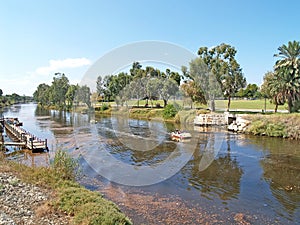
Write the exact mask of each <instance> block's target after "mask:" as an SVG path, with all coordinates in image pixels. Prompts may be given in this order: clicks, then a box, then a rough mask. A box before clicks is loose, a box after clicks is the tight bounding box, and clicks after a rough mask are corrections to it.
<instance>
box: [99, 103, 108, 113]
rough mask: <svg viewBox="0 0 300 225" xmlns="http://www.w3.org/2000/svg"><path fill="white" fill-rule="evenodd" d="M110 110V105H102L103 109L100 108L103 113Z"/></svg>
mask: <svg viewBox="0 0 300 225" xmlns="http://www.w3.org/2000/svg"><path fill="white" fill-rule="evenodd" d="M108 109H109V105H108V104H105V103H104V104H102V106H101V108H100V110H101V111H105V110H108Z"/></svg>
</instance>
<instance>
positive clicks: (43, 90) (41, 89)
mask: <svg viewBox="0 0 300 225" xmlns="http://www.w3.org/2000/svg"><path fill="white" fill-rule="evenodd" d="M49 94H50V86H49V85H48V84H45V83H43V84H39V86H38V87H37V89H36V90H35V92H34V93H33V99H34V100H35V101H36V102H38V103H39V104H40V105H41V106H42V107H43V106H45V105H49V104H50V101H49V100H50V99H49Z"/></svg>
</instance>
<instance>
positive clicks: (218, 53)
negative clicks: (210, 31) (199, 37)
mask: <svg viewBox="0 0 300 225" xmlns="http://www.w3.org/2000/svg"><path fill="white" fill-rule="evenodd" d="M235 54H236V50H235V48H234V47H232V46H230V45H228V44H224V43H223V44H221V45H219V46H216V47H213V48H211V49H208V48H207V47H201V48H199V50H198V55H199V56H200V58H201V59H203V61H204V63H205V64H206V65H207V67H208V69H209V71H210V72H212V74H214V75H215V78H216V80H217V81H218V83H219V85H220V87H221V89H222V92H223V94H224V96H225V97H227V98H228V105H227V110H228V111H229V108H230V103H231V97H232V96H234V94H235V93H236V92H237V91H238V90H239V89H240V88H243V87H245V85H246V79H245V77H244V76H243V73H242V69H241V68H240V65H239V64H238V62H237V61H236V59H235Z"/></svg>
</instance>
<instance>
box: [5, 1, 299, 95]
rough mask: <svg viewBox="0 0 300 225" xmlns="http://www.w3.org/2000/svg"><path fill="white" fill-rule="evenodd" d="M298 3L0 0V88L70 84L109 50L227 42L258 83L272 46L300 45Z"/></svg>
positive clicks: (22, 91) (21, 89)
mask: <svg viewBox="0 0 300 225" xmlns="http://www.w3.org/2000/svg"><path fill="white" fill-rule="evenodd" d="M299 8H300V1H298V0H295V1H289V0H287V1H267V0H251V1H250V0H245V1H240V0H234V1H233V0H227V1H223V0H219V1H216V0H212V1H202V0H195V1H190V0H186V1H175V0H174V1H169V0H163V1H161V0H160V1H159V0H152V1H146V0H128V1H114V0H111V1H101V0H95V1H92V0H86V1H83V0H82V1H80V0H78V1H75V0H51V1H50V0H49V1H46V0H42V1H39V0H26V1H23V0H9V1H7V0H0V89H2V90H3V92H4V94H12V93H17V94H19V95H23V94H25V95H31V94H32V93H33V92H34V91H35V90H36V87H37V85H38V84H40V83H48V84H50V83H51V81H52V78H53V75H54V73H55V72H64V73H65V74H66V75H67V77H68V78H69V79H70V82H71V83H74V84H76V83H78V82H80V80H81V78H82V76H83V75H84V73H85V72H86V70H87V69H88V68H89V66H91V65H92V64H93V63H94V62H95V61H96V60H97V59H98V58H100V57H101V56H103V55H104V54H105V53H107V52H109V51H110V50H112V49H114V48H116V47H119V46H123V45H126V44H128V43H132V42H138V41H145V40H157V41H166V42H171V43H174V44H177V45H180V46H182V47H184V48H186V49H188V50H190V51H191V52H193V53H195V54H196V53H197V51H198V49H199V47H201V46H208V47H211V46H216V45H219V44H221V43H227V44H230V45H232V46H234V47H235V48H236V50H237V55H236V58H237V60H238V62H239V63H240V65H241V67H242V69H243V73H244V75H245V77H246V79H247V82H248V83H257V84H261V82H262V78H263V75H264V74H265V72H267V71H269V70H272V68H273V65H274V63H275V61H276V59H275V58H274V57H273V54H274V53H277V48H278V47H279V46H281V45H282V44H287V42H288V41H292V40H296V41H300V22H299V21H300V13H299Z"/></svg>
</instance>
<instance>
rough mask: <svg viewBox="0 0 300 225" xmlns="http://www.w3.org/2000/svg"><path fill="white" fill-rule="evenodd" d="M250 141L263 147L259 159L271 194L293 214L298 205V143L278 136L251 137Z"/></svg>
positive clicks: (299, 154)
mask: <svg viewBox="0 0 300 225" xmlns="http://www.w3.org/2000/svg"><path fill="white" fill-rule="evenodd" d="M251 143H253V144H255V145H257V146H260V148H263V149H264V151H265V156H264V158H262V159H261V160H260V164H261V166H262V168H263V171H264V172H263V177H264V179H265V180H266V181H267V182H268V184H269V185H270V189H271V192H272V194H273V196H274V197H275V198H276V199H277V200H278V202H280V203H281V205H282V206H283V207H284V209H285V210H286V211H287V212H288V213H289V214H290V215H293V214H294V212H295V210H296V209H298V208H299V207H300V166H299V165H300V151H299V143H298V142H297V141H291V140H281V139H278V138H272V139H271V140H270V139H266V138H261V140H258V139H257V138H252V139H251ZM279 146H282V148H279Z"/></svg>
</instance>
